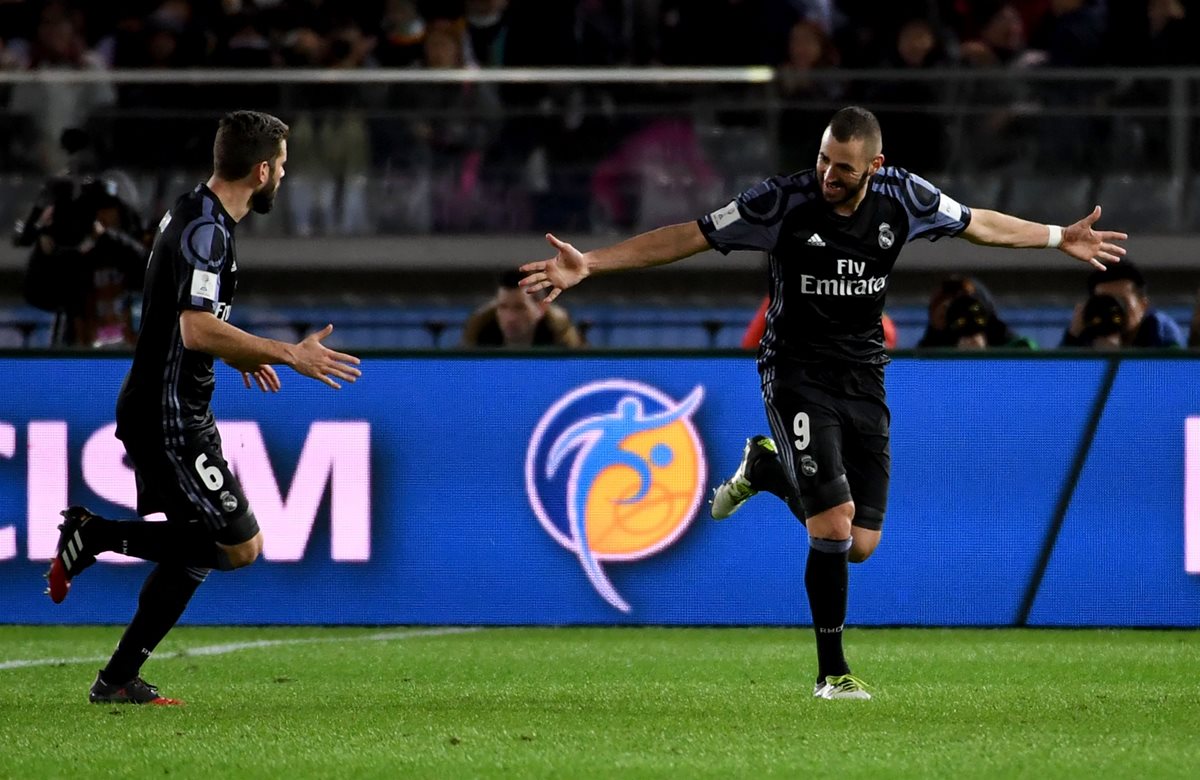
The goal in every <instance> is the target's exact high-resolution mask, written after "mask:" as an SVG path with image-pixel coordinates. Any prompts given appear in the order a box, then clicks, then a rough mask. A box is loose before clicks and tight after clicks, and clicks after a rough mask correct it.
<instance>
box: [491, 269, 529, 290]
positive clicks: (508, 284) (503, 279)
mask: <svg viewBox="0 0 1200 780" xmlns="http://www.w3.org/2000/svg"><path fill="white" fill-rule="evenodd" d="M524 278H525V274H523V273H521V272H520V271H518V270H517V269H515V268H514V269H512V270H511V271H505V272H504V273H502V274H500V278H499V279H498V280H497V281H498V286H499V287H501V288H502V289H505V290H519V289H521V280H522V279H524Z"/></svg>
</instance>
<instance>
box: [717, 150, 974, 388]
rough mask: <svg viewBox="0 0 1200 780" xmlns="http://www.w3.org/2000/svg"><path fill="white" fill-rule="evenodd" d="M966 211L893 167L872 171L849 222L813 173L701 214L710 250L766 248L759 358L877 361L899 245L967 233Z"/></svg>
mask: <svg viewBox="0 0 1200 780" xmlns="http://www.w3.org/2000/svg"><path fill="white" fill-rule="evenodd" d="M970 221H971V211H970V209H968V208H967V207H965V206H962V205H960V204H959V203H957V202H956V201H955V200H954V199H953V198H951V197H950V196H948V195H944V194H943V193H942V192H941V191H940V190H938V188H937V187H935V186H933V185H932V184H930V183H929V182H927V181H925V180H924V179H922V178H921V177H919V176H916V175H914V174H911V173H909V172H908V171H905V170H904V169H902V168H893V167H887V168H881V169H880V170H879V171H878V172H877V173H876V174H875V175H874V176H872V177H871V180H870V184H869V185H868V192H867V195H866V197H865V198H863V201H862V203H860V204H859V207H858V209H856V210H855V212H854V214H852V215H851V216H849V217H844V216H841V215H839V214H836V213H835V212H834V210H833V208H832V207H831V206H830V205H829V204H828V203H826V201H825V199H824V198H823V197H822V196H821V182H820V180H819V179H818V178H817V175H816V172H815V171H813V170H807V171H801V172H800V173H795V174H792V175H791V176H775V177H772V178H770V179H768V180H766V181H764V182H762V183H761V184H757V185H755V186H754V187H751V188H750V189H748V190H746V191H745V192H743V193H742V194H741V195H738V196H737V198H735V199H734V200H733V201H731V202H730V203H729V204H728V205H726V206H724V207H723V208H720V209H718V210H716V211H714V212H713V213H711V214H708V215H706V216H704V217H702V218H701V219H700V220H699V224H700V229H701V230H702V231H703V232H704V235H705V237H706V238H707V239H708V242H709V243H710V244H711V245H712V246H713V248H714V249H717V250H718V251H720V252H722V253H725V254H727V253H729V251H730V250H733V249H760V250H766V251H767V252H769V265H770V282H771V304H770V307H769V308H768V309H767V322H766V331H765V333H764V334H763V339H762V344H761V348H760V350H759V362H760V365H763V366H774V365H777V364H779V363H781V362H792V363H802V364H806V363H817V362H828V361H837V362H841V363H851V364H877V365H881V364H883V363H886V362H887V360H888V358H887V355H886V354H885V352H884V346H883V326H882V323H881V316H882V314H883V304H884V299H885V297H886V295H887V286H888V275H889V274H890V273H891V270H892V266H893V265H894V264H895V262H896V258H897V256H898V255H899V254H900V250H901V248H903V246H904V245H905V244H906V243H907V242H908V241H910V240H912V239H914V238H926V239H929V240H931V241H933V240H936V239H938V238H940V237H941V236H954V235H958V234H959V233H961V232H962V231H963V230H965V229H966V227H967V225H968V223H970Z"/></svg>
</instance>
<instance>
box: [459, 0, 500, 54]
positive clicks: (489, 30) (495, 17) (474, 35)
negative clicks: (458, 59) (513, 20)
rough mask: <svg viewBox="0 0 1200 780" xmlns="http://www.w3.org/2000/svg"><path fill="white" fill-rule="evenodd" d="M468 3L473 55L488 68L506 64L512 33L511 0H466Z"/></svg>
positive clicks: (469, 32) (468, 27)
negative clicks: (509, 19) (508, 38)
mask: <svg viewBox="0 0 1200 780" xmlns="http://www.w3.org/2000/svg"><path fill="white" fill-rule="evenodd" d="M464 5H465V12H466V21H467V31H466V32H467V40H468V42H469V44H470V52H471V53H470V56H471V57H472V58H473V59H474V61H475V63H477V64H478V65H481V66H483V67H485V68H498V67H502V66H503V65H504V63H505V58H504V44H505V41H506V38H507V37H508V35H507V33H508V24H507V20H506V18H505V16H506V13H507V11H508V0H466V2H465V4H464Z"/></svg>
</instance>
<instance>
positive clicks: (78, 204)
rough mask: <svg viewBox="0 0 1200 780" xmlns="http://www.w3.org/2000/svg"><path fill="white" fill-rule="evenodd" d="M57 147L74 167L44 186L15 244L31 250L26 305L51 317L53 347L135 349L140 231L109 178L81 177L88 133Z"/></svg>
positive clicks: (72, 133) (76, 133) (142, 251)
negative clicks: (47, 312) (132, 346)
mask: <svg viewBox="0 0 1200 780" xmlns="http://www.w3.org/2000/svg"><path fill="white" fill-rule="evenodd" d="M61 144H62V147H63V149H64V150H65V151H66V152H67V154H68V155H69V157H70V159H71V163H70V164H69V166H68V168H67V171H66V172H65V173H63V174H61V175H59V176H55V177H52V178H51V179H49V180H48V181H47V182H46V183H45V184H44V185H43V187H42V190H41V192H40V193H39V195H38V197H37V200H36V201H35V202H34V205H33V207H32V208H31V209H30V211H29V215H28V216H27V217H26V218H25V219H24V220H22V221H19V222H17V225H16V231H15V234H14V236H13V243H14V244H15V245H16V246H19V247H25V246H30V247H32V251H31V253H30V256H29V262H28V266H27V270H26V274H25V289H24V294H25V300H26V301H28V302H29V304H30V305H32V306H35V307H37V308H39V309H42V310H44V311H49V312H53V313H54V314H55V315H56V316H55V321H54V333H53V335H52V337H51V345H52V346H70V347H121V346H128V345H132V344H133V343H134V340H135V337H136V331H135V329H134V327H133V309H132V304H133V301H134V293H136V292H137V291H139V290H140V289H141V287H142V275H143V273H144V269H145V264H146V256H147V249H146V243H145V235H146V232H145V228H144V226H143V224H142V220H141V218H140V217H139V216H138V214H137V212H136V211H135V209H134V208H133V207H132V206H131V205H130V204H129V203H128V201H127V200H126V199H124V198H122V197H121V196H120V195H119V193H118V185H117V181H116V180H115V179H114V178H113V177H112V176H107V177H105V176H91V175H88V174H86V173H84V170H85V169H86V167H87V166H85V165H81V164H79V161H80V160H81V159H82V158H83V155H84V152H85V150H86V149H87V147H88V138H87V135H86V133H84V132H83V131H82V130H77V129H68V130H66V131H64V132H63V135H62V139H61Z"/></svg>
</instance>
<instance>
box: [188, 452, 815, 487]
mask: <svg viewBox="0 0 1200 780" xmlns="http://www.w3.org/2000/svg"><path fill="white" fill-rule="evenodd" d="M801 449H803V447H802V448H801ZM207 461H208V453H206V452H202V453H200V455H199V456H198V457H197V458H196V473H197V474H199V475H200V479H202V480H204V485H205V487H207V488H208V489H209V490H220V489H221V486H222V485H224V484H225V477H224V475H222V474H221V470H220V469H219V468H217V467H216V466H206V465H204V464H205V463H206V462H207Z"/></svg>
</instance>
